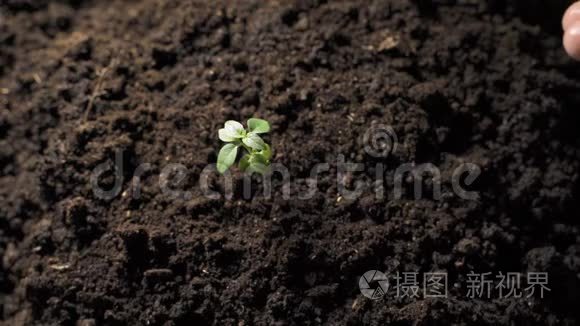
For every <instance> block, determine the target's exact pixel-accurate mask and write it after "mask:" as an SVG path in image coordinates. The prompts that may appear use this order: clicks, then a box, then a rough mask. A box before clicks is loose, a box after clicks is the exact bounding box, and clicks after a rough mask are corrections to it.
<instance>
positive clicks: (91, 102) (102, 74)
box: [83, 60, 115, 121]
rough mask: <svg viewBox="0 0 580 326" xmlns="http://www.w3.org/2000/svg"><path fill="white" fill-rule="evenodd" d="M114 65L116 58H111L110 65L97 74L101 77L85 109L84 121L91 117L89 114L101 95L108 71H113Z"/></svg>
mask: <svg viewBox="0 0 580 326" xmlns="http://www.w3.org/2000/svg"><path fill="white" fill-rule="evenodd" d="M114 65H115V60H111V63H109V65H108V66H107V67H105V68H103V69H101V70H100V71H99V72H97V76H98V77H99V78H98V80H97V85H96V86H95V88H94V89H93V93H92V94H91V97H90V98H89V103H87V108H86V109H85V115H84V118H83V121H87V119H88V118H89V114H90V113H91V111H92V110H93V105H94V102H95V100H96V99H97V98H98V97H99V96H101V88H102V87H103V81H104V80H105V77H106V75H107V73H109V71H111V69H112V68H113V66H114Z"/></svg>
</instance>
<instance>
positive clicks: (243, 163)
mask: <svg viewBox="0 0 580 326" xmlns="http://www.w3.org/2000/svg"><path fill="white" fill-rule="evenodd" d="M249 166H250V155H249V154H246V155H244V156H243V157H242V158H241V159H240V163H238V168H239V169H240V171H242V172H244V171H246V169H248V167H249Z"/></svg>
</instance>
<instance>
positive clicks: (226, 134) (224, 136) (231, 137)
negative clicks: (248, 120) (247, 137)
mask: <svg viewBox="0 0 580 326" xmlns="http://www.w3.org/2000/svg"><path fill="white" fill-rule="evenodd" d="M218 136H219V138H220V139H221V140H222V141H224V142H226V143H230V142H233V141H235V140H236V139H239V138H242V137H239V136H238V134H236V133H233V132H231V131H230V130H227V129H220V130H218Z"/></svg>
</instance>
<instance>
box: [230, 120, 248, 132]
mask: <svg viewBox="0 0 580 326" xmlns="http://www.w3.org/2000/svg"><path fill="white" fill-rule="evenodd" d="M225 129H226V130H230V131H232V132H234V133H237V134H242V132H243V131H244V126H243V125H242V124H241V123H239V122H237V121H235V120H228V121H226V123H225Z"/></svg>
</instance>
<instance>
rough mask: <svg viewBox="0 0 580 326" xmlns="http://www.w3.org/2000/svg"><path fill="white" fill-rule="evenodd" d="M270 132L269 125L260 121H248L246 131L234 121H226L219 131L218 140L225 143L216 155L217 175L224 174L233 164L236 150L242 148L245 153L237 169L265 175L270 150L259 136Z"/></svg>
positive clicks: (236, 154) (264, 121) (270, 153)
mask: <svg viewBox="0 0 580 326" xmlns="http://www.w3.org/2000/svg"><path fill="white" fill-rule="evenodd" d="M268 131H270V124H269V123H268V121H266V120H262V119H255V118H252V119H249V120H248V129H247V130H246V129H244V126H243V125H242V124H241V123H239V122H237V121H234V120H229V121H226V123H225V126H224V128H223V129H220V130H219V132H218V134H219V138H220V139H221V140H222V141H224V142H226V143H227V144H225V145H224V146H223V147H222V148H221V149H220V152H219V154H218V158H217V169H218V171H219V173H224V172H226V171H227V169H229V168H230V167H231V166H232V165H233V164H234V163H235V162H236V158H237V156H238V148H240V147H242V148H244V149H245V150H246V151H247V153H246V154H244V156H242V158H241V159H240V162H239V163H238V168H239V169H240V170H241V171H242V172H244V171H247V172H250V173H251V172H257V173H259V174H264V173H266V171H267V169H268V166H269V165H270V158H271V156H272V150H271V149H270V145H268V144H266V143H265V142H264V140H262V138H260V136H259V134H263V133H267V132H268Z"/></svg>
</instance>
